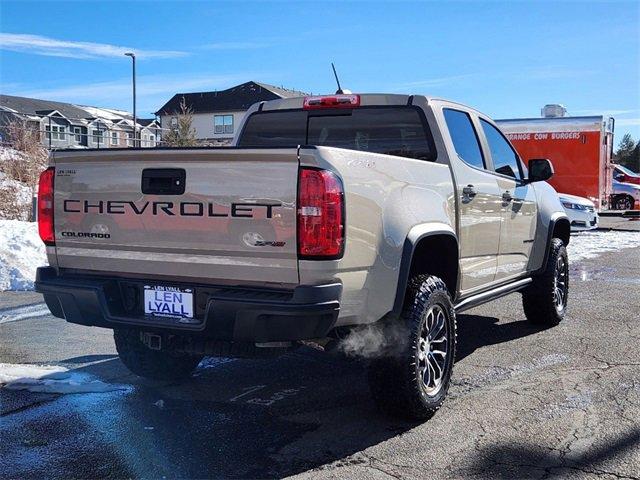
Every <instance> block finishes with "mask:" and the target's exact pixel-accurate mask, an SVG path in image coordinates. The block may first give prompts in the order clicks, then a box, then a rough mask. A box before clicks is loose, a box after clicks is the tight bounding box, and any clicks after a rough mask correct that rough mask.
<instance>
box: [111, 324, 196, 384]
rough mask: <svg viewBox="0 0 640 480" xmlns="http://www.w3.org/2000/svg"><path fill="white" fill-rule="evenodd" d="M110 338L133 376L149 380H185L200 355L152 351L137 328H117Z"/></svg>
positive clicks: (193, 368)
mask: <svg viewBox="0 0 640 480" xmlns="http://www.w3.org/2000/svg"><path fill="white" fill-rule="evenodd" d="M113 339H114V340H115V343H116V350H117V351H118V355H119V356H120V360H121V361H122V363H124V364H125V366H126V367H127V368H128V369H129V370H131V372H133V373H135V374H136V375H138V376H140V377H144V378H148V379H151V380H172V381H175V380H184V379H186V378H188V377H189V376H190V375H191V373H192V372H193V371H194V370H195V368H196V367H197V366H198V364H199V363H200V361H201V360H202V358H203V357H201V356H197V355H188V354H184V353H177V352H173V351H171V350H152V349H150V348H148V347H147V346H146V345H145V344H144V343H142V340H141V339H140V331H139V330H128V329H116V330H114V331H113Z"/></svg>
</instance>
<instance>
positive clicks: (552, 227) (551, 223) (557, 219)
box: [534, 212, 571, 275]
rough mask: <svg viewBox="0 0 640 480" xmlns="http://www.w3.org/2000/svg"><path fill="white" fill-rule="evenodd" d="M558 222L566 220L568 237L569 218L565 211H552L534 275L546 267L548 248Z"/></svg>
mask: <svg viewBox="0 0 640 480" xmlns="http://www.w3.org/2000/svg"><path fill="white" fill-rule="evenodd" d="M559 222H567V224H568V225H569V238H570V236H571V221H570V220H569V217H568V216H567V215H566V214H565V213H560V212H556V213H554V214H553V215H552V216H551V219H550V220H549V230H547V239H546V242H545V245H544V257H543V260H542V265H541V266H540V268H539V269H538V270H536V271H535V273H534V275H538V274H539V273H542V272H544V270H545V268H546V267H547V261H548V260H549V249H550V248H551V240H553V232H554V230H555V228H556V225H557V224H558V223H559ZM568 244H569V241H567V245H568Z"/></svg>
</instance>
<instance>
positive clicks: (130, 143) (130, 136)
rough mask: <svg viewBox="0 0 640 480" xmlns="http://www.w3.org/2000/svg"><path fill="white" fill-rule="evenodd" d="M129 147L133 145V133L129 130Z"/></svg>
mask: <svg viewBox="0 0 640 480" xmlns="http://www.w3.org/2000/svg"><path fill="white" fill-rule="evenodd" d="M127 147H133V133H128V132H127Z"/></svg>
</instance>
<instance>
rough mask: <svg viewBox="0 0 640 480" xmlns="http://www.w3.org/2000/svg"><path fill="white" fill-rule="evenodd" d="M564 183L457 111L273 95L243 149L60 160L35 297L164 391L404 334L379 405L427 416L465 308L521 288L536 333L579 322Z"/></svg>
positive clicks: (378, 383)
mask: <svg viewBox="0 0 640 480" xmlns="http://www.w3.org/2000/svg"><path fill="white" fill-rule="evenodd" d="M552 174H553V167H552V165H551V164H550V162H549V161H548V160H545V159H531V160H529V162H528V168H527V167H526V166H525V164H524V163H523V162H522V161H521V159H520V158H519V156H518V154H517V152H516V151H515V150H514V148H513V147H512V145H511V144H510V143H509V141H508V140H507V138H506V137H505V136H504V135H503V134H502V133H501V131H500V129H499V128H498V127H496V125H495V123H494V122H493V121H492V120H491V119H490V118H488V117H487V116H485V115H483V114H482V113H480V112H477V111H476V110H474V109H471V108H469V107H466V106H464V105H460V104H458V103H454V102H450V101H445V100H441V99H436V98H427V97H424V96H419V95H411V96H409V95H380V94H363V95H354V94H347V95H345V94H341V95H338V94H336V95H328V96H316V97H300V98H288V99H282V100H275V101H269V102H262V103H259V104H256V105H254V106H253V107H251V109H250V110H249V111H248V112H247V114H246V116H245V118H244V119H243V121H242V124H241V125H240V126H239V129H238V133H237V135H236V138H235V139H234V144H233V146H232V147H228V148H182V149H175V148H145V149H133V148H132V149H105V150H100V151H97V150H73V151H54V152H53V153H52V154H51V161H50V167H49V168H48V169H47V170H46V171H45V172H44V173H43V174H42V178H41V180H40V191H39V192H40V194H39V207H38V208H39V231H40V235H41V237H42V239H43V241H44V242H45V244H46V249H47V255H48V260H49V266H48V267H42V268H40V269H39V270H38V273H37V279H36V289H37V291H39V292H41V293H42V294H43V295H44V299H45V301H46V303H47V305H48V307H49V309H50V310H51V312H52V314H53V315H55V316H57V317H60V318H65V319H66V320H67V321H69V322H72V323H77V324H81V325H88V326H97V327H106V328H110V329H113V330H114V338H115V343H116V347H117V350H118V352H119V354H120V358H121V359H122V361H123V363H124V364H125V365H126V366H127V367H128V368H129V369H130V370H131V371H133V372H134V373H136V374H138V375H141V376H144V377H150V378H155V379H166V378H170V379H178V378H182V377H188V376H189V375H190V373H191V372H192V371H193V370H194V369H195V368H196V366H197V365H198V363H199V362H200V360H201V359H202V357H203V356H206V355H224V356H229V355H238V356H247V355H259V354H261V353H264V352H270V353H273V352H281V351H286V349H287V348H291V347H292V346H295V345H296V344H298V343H300V342H305V341H315V342H316V343H319V342H320V341H321V339H325V340H326V339H327V338H336V337H337V338H343V337H344V335H345V332H349V334H350V335H351V334H354V332H356V333H357V332H358V331H359V329H364V328H379V331H380V332H383V334H384V332H392V333H393V334H394V336H393V339H394V340H393V342H391V343H392V344H393V345H391V347H392V348H384V349H381V351H380V352H379V355H377V356H375V358H373V359H372V360H371V361H370V362H369V363H370V365H369V374H368V377H369V383H370V387H371V392H372V396H373V397H374V399H375V400H376V402H377V403H378V405H379V406H380V407H381V408H382V409H384V410H385V411H387V412H390V413H394V414H398V415H402V416H405V417H412V418H421V419H424V418H428V417H429V416H430V415H432V414H433V413H434V412H435V411H436V410H437V409H438V408H439V407H440V405H441V404H442V402H443V400H444V398H445V396H446V393H447V390H448V388H449V383H450V379H451V373H452V369H453V364H454V357H455V353H456V313H457V312H461V311H463V310H465V309H468V308H471V307H474V306H476V305H479V304H481V303H484V302H487V301H489V300H493V299H496V298H498V297H501V296H503V295H506V294H509V293H512V292H516V291H519V292H521V294H522V299H523V306H524V313H525V315H526V317H527V318H528V319H529V320H530V321H531V322H534V323H540V324H546V325H555V324H557V323H558V322H560V321H561V320H562V319H563V317H564V315H565V310H566V306H567V295H568V288H569V283H568V258H567V252H566V249H565V247H566V245H567V244H568V243H569V221H568V219H567V216H566V214H565V213H564V210H563V208H562V205H561V203H560V201H559V200H558V196H557V194H556V192H555V191H554V190H553V188H552V187H550V186H549V184H547V183H546V182H545V181H544V180H547V179H548V178H550V177H551V175H552ZM397 332H402V334H401V335H400V336H398V335H397ZM387 347H388V345H387Z"/></svg>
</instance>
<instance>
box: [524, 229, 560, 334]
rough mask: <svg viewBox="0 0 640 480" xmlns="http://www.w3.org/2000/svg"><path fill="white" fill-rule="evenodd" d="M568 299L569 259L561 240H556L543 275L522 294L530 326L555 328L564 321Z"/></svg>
mask: <svg viewBox="0 0 640 480" xmlns="http://www.w3.org/2000/svg"><path fill="white" fill-rule="evenodd" d="M568 300H569V257H568V256H567V249H566V248H565V246H564V243H563V242H562V240H560V239H559V238H554V239H552V240H551V246H550V248H549V258H548V260H547V266H546V267H545V270H544V272H543V273H542V274H540V275H538V276H536V277H534V279H533V283H532V284H531V285H530V286H529V287H527V288H526V289H525V290H523V291H522V306H523V307H524V314H525V316H526V317H527V320H529V321H530V322H531V323H535V324H538V325H548V326H553V325H557V324H559V323H560V322H561V321H562V320H563V319H564V315H565V312H566V310H567V302H568Z"/></svg>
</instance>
